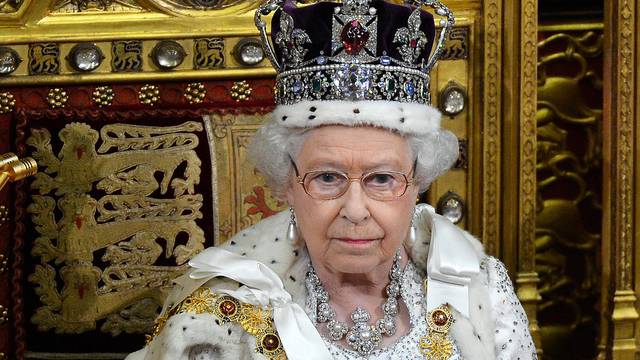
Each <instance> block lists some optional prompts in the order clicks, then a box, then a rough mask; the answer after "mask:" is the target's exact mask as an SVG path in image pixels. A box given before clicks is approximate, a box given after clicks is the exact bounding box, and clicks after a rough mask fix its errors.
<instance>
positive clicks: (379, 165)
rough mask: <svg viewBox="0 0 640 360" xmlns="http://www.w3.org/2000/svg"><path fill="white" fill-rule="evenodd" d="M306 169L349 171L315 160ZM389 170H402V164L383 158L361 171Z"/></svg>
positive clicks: (342, 166) (325, 161)
mask: <svg viewBox="0 0 640 360" xmlns="http://www.w3.org/2000/svg"><path fill="white" fill-rule="evenodd" d="M306 167H307V168H329V169H338V170H345V171H346V170H349V167H350V166H348V165H346V164H344V163H341V162H338V161H335V160H330V159H317V160H311V161H309V162H308V163H307V166H306ZM383 168H386V169H389V168H393V170H402V168H403V166H402V162H401V161H400V160H399V159H397V158H385V159H381V160H378V161H374V162H371V163H369V164H366V165H365V166H363V170H365V171H371V170H377V169H383Z"/></svg>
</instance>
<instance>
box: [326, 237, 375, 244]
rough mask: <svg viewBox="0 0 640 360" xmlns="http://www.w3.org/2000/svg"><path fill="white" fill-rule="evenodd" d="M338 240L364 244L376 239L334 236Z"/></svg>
mask: <svg viewBox="0 0 640 360" xmlns="http://www.w3.org/2000/svg"><path fill="white" fill-rule="evenodd" d="M335 239H336V240H338V241H342V242H344V243H347V244H349V245H366V244H369V243H371V242H373V241H376V240H378V239H354V238H344V237H343V238H335Z"/></svg>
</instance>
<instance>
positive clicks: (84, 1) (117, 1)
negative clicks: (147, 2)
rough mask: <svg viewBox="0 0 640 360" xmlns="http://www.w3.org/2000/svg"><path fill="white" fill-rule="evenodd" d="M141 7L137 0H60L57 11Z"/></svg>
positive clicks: (55, 8)
mask: <svg viewBox="0 0 640 360" xmlns="http://www.w3.org/2000/svg"><path fill="white" fill-rule="evenodd" d="M131 9H141V8H140V6H139V5H138V4H136V2H135V0H58V1H56V2H55V3H54V5H53V10H54V11H55V12H85V11H125V10H131Z"/></svg>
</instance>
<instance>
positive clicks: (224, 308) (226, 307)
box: [219, 300, 236, 316]
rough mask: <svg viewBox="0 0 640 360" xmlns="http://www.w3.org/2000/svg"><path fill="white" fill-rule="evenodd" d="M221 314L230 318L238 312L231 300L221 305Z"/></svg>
mask: <svg viewBox="0 0 640 360" xmlns="http://www.w3.org/2000/svg"><path fill="white" fill-rule="evenodd" d="M219 307H220V312H221V313H222V314H223V315H225V316H230V315H233V314H235V312H236V304H235V303H234V302H233V301H231V300H224V301H223V302H221V303H220V305H219Z"/></svg>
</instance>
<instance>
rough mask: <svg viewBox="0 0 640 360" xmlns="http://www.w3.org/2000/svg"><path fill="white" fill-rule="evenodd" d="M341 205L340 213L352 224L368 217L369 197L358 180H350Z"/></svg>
mask: <svg viewBox="0 0 640 360" xmlns="http://www.w3.org/2000/svg"><path fill="white" fill-rule="evenodd" d="M342 197H343V199H344V200H343V201H344V203H343V205H342V209H340V215H341V216H342V217H344V218H346V219H347V220H349V221H350V222H352V223H354V224H359V223H361V222H363V221H365V220H367V219H368V218H369V216H371V214H370V213H369V205H368V203H369V197H368V196H367V194H366V193H365V192H364V189H363V188H362V184H361V183H360V182H359V181H352V182H351V183H350V184H349V188H348V189H347V192H346V193H345V194H344V195H343V196H342Z"/></svg>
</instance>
